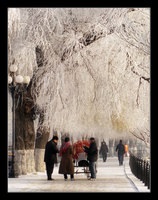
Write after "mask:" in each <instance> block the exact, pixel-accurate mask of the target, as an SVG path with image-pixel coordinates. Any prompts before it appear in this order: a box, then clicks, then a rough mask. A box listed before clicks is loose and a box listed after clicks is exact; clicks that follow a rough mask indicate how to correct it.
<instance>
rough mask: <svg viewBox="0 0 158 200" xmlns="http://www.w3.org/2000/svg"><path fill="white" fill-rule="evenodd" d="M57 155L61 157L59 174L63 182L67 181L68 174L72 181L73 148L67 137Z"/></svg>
mask: <svg viewBox="0 0 158 200" xmlns="http://www.w3.org/2000/svg"><path fill="white" fill-rule="evenodd" d="M59 155H60V156H61V161H60V165H59V174H63V175H64V179H65V181H67V179H68V174H70V178H71V180H74V164H73V147H72V145H71V143H70V139H69V137H66V138H65V142H64V144H63V145H62V146H61V149H60V153H59Z"/></svg>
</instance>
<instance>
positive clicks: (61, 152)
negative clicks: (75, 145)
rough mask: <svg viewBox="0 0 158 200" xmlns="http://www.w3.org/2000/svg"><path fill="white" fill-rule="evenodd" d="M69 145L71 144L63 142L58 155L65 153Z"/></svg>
mask: <svg viewBox="0 0 158 200" xmlns="http://www.w3.org/2000/svg"><path fill="white" fill-rule="evenodd" d="M70 145H71V144H70V142H69V141H68V142H65V143H64V144H63V145H62V146H61V148H60V152H59V155H60V156H62V154H63V153H65V152H66V150H67V148H68V147H69V146H70Z"/></svg>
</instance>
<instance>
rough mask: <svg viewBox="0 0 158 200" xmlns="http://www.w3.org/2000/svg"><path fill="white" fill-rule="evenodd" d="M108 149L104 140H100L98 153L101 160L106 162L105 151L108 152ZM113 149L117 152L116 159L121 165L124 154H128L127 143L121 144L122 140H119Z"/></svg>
mask: <svg viewBox="0 0 158 200" xmlns="http://www.w3.org/2000/svg"><path fill="white" fill-rule="evenodd" d="M108 151H109V149H108V146H107V144H106V142H105V141H104V140H103V141H102V142H101V146H100V150H99V153H100V155H102V158H103V162H106V160H107V153H108ZM115 151H116V152H117V153H118V154H117V155H118V161H119V165H120V166H121V165H123V160H124V156H128V145H127V144H125V145H124V144H123V143H122V140H120V141H119V143H118V144H117V146H116V149H115Z"/></svg>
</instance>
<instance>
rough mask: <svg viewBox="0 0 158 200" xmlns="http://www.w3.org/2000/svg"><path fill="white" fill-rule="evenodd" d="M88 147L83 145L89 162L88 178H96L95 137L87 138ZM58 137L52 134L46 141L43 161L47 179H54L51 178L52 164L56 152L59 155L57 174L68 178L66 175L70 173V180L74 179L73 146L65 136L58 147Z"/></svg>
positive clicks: (55, 158)
mask: <svg viewBox="0 0 158 200" xmlns="http://www.w3.org/2000/svg"><path fill="white" fill-rule="evenodd" d="M89 141H90V145H89V147H87V146H83V150H84V152H85V153H86V154H87V160H88V162H89V171H90V175H91V176H90V177H89V178H88V180H95V179H96V161H97V159H98V148H97V145H96V142H95V138H93V137H91V138H90V139H89ZM57 143H58V137H57V136H53V138H52V139H51V140H50V141H48V142H47V143H46V146H45V154H44V162H45V165H46V172H47V180H54V179H53V178H52V174H53V170H54V165H55V163H57V153H59V156H60V157H61V160H60V165H59V170H58V173H59V174H63V176H64V180H65V181H67V180H68V175H70V180H71V181H74V159H73V146H72V144H71V142H70V138H69V137H65V140H64V142H63V144H62V145H61V147H60V149H58V147H57Z"/></svg>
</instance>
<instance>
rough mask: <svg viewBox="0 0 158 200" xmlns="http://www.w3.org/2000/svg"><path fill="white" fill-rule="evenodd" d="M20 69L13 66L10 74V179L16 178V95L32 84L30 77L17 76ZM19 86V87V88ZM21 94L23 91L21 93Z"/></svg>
mask: <svg viewBox="0 0 158 200" xmlns="http://www.w3.org/2000/svg"><path fill="white" fill-rule="evenodd" d="M17 70H18V68H17V66H16V65H11V67H10V74H9V75H8V84H9V89H10V92H11V96H12V154H11V168H10V170H9V178H16V177H17V175H16V174H15V168H14V162H15V160H14V158H15V109H16V108H15V95H16V94H18V93H19V87H21V86H23V85H26V86H27V85H28V84H29V82H30V77H29V76H24V77H23V76H21V75H16V72H17ZM17 86H18V87H17ZM20 92H21V91H20Z"/></svg>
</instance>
